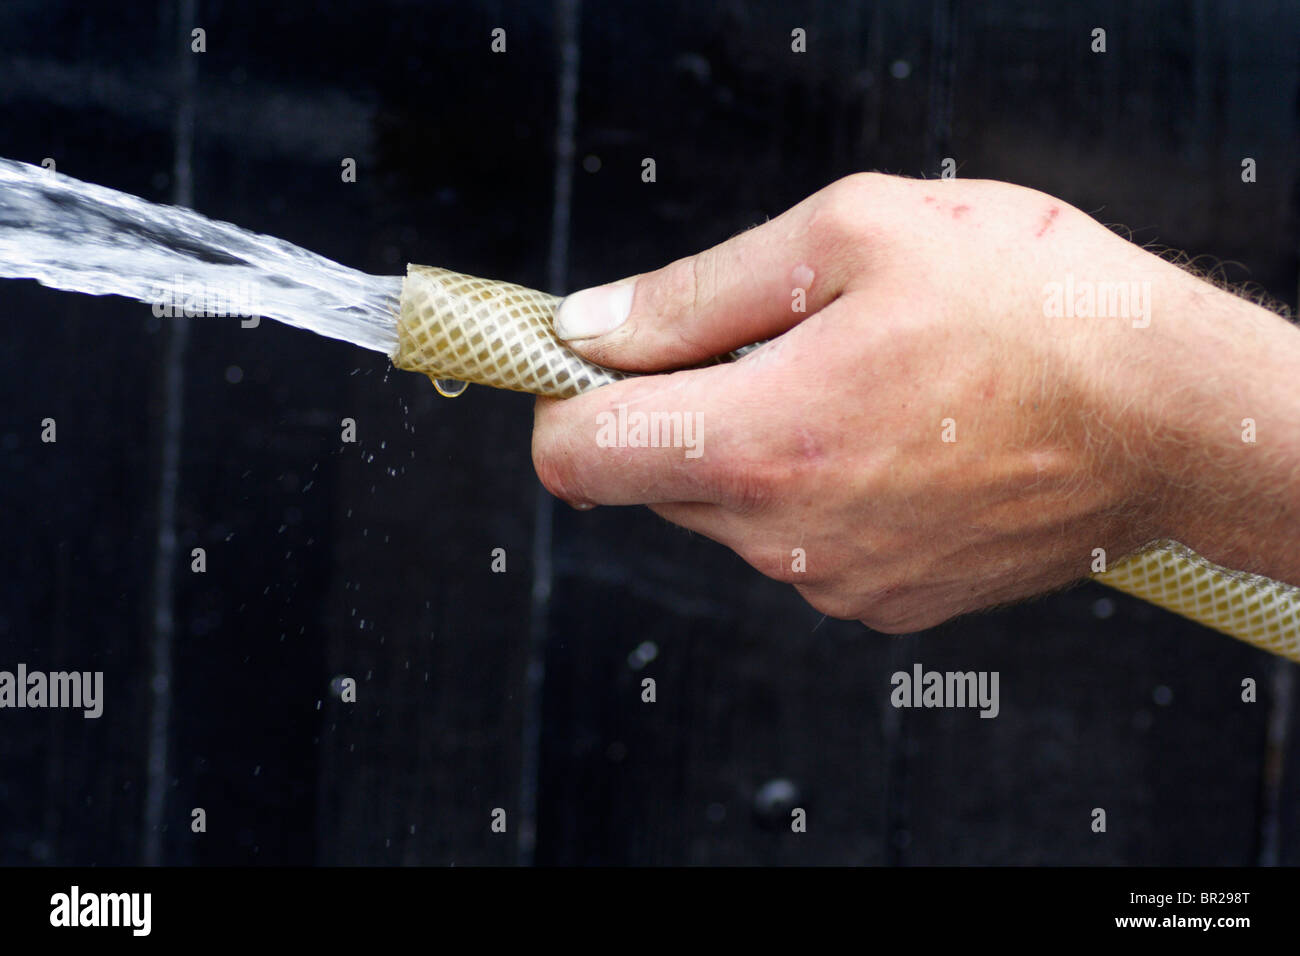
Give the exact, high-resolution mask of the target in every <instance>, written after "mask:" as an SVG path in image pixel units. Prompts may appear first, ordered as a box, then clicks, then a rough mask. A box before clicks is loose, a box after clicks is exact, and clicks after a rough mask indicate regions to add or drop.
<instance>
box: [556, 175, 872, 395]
mask: <svg viewBox="0 0 1300 956" xmlns="http://www.w3.org/2000/svg"><path fill="white" fill-rule="evenodd" d="M824 192H825V190H823V193H824ZM824 211H825V200H824V198H823V195H822V193H817V194H815V195H813V196H811V197H809V198H808V199H806V200H804V201H803V202H802V203H800V204H799V205H797V206H795V207H794V208H792V209H790V210H788V211H787V212H785V213H783V214H782V215H780V216H778V217H777V218H775V219H773V220H771V221H770V222H767V223H764V224H763V225H761V226H757V227H755V228H753V229H750V230H749V231H747V232H744V233H741V234H740V235H738V236H736V237H734V238H732V239H729V240H728V241H726V242H724V243H722V244H720V245H717V246H714V247H713V248H712V249H706V250H705V251H704V252H701V253H700V254H698V255H695V256H689V257H687V258H685V259H678V260H677V261H676V262H674V263H671V264H670V265H667V266H665V267H664V268H662V269H659V270H658V271H655V272H647V273H644V274H642V275H639V276H633V277H632V278H629V279H623V280H621V281H619V282H613V283H610V284H609V285H602V286H595V287H594V288H590V289H584V290H582V291H581V292H574V293H573V294H571V295H569V296H568V297H567V298H565V299H564V301H563V302H561V303H560V307H559V310H558V311H557V312H556V315H555V333H556V335H558V336H559V337H560V338H561V339H563V340H565V341H566V342H567V343H568V344H569V346H570V347H571V348H573V349H574V350H575V351H576V352H578V353H579V354H581V355H582V356H583V357H584V358H586V359H588V360H590V361H592V362H595V363H596V364H598V365H604V366H607V367H610V368H618V369H626V370H628V371H633V372H653V371H661V370H664V369H677V368H683V367H686V366H691V365H697V364H699V363H701V362H704V361H706V360H708V359H710V358H713V357H715V356H718V355H723V354H725V353H727V352H730V351H731V350H732V349H736V348H740V347H741V346H743V345H749V344H751V343H753V342H758V341H762V340H764V339H769V338H772V337H773V336H775V335H779V334H781V333H782V332H785V331H786V330H788V329H790V328H792V327H793V326H795V325H797V324H798V323H799V322H801V321H803V319H804V318H806V317H807V316H808V315H811V314H813V313H814V312H817V311H818V310H819V309H821V308H823V307H824V306H826V305H828V304H830V302H832V301H833V300H834V299H835V297H836V296H838V295H839V293H840V291H841V290H842V289H843V287H844V285H845V283H846V281H847V279H848V272H849V265H850V263H851V262H852V261H855V260H857V259H859V258H860V256H857V255H855V254H853V253H852V252H850V251H848V250H846V249H845V244H844V243H843V241H842V239H841V241H840V242H835V241H834V238H833V234H834V233H836V232H838V231H837V230H828V229H825V228H815V227H816V226H818V225H819V223H818V222H817V219H818V215H819V212H824Z"/></svg>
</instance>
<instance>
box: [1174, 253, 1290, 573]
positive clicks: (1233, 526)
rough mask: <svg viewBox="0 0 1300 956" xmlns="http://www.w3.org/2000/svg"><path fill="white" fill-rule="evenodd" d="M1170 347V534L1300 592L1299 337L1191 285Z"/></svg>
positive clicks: (1261, 314) (1264, 313)
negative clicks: (1295, 586)
mask: <svg viewBox="0 0 1300 956" xmlns="http://www.w3.org/2000/svg"><path fill="white" fill-rule="evenodd" d="M1189 278H1190V277H1189ZM1171 336H1172V338H1173V339H1176V341H1172V340H1171V338H1170V337H1171ZM1160 344H1161V348H1162V352H1163V353H1164V354H1165V355H1166V357H1167V361H1166V362H1165V363H1164V370H1165V376H1166V377H1167V381H1165V382H1164V383H1163V387H1164V394H1163V396H1161V397H1160V399H1159V400H1158V401H1157V402H1156V403H1155V404H1156V408H1157V409H1158V414H1157V416H1156V419H1155V423H1154V432H1155V433H1154V434H1153V436H1152V437H1153V439H1154V445H1155V447H1156V449H1157V454H1156V459H1155V460H1156V461H1157V463H1158V465H1159V469H1160V472H1161V475H1162V480H1161V485H1160V493H1159V504H1158V507H1157V511H1156V515H1157V519H1156V520H1157V523H1158V526H1159V527H1160V528H1161V529H1162V531H1161V533H1162V536H1164V537H1169V538H1173V539H1175V540H1177V541H1180V542H1182V543H1183V544H1185V545H1187V546H1188V547H1189V548H1191V549H1192V550H1194V551H1196V552H1198V553H1199V554H1201V555H1202V556H1203V557H1205V558H1207V559H1209V560H1210V561H1213V562H1214V563H1216V564H1219V565H1222V566H1224V567H1228V568H1232V569H1234V570H1239V571H1251V572H1254V573H1257V574H1263V575H1266V576H1268V577H1272V578H1276V579H1278V580H1283V581H1288V582H1290V583H1300V543H1298V542H1300V328H1297V327H1296V326H1294V325H1292V324H1291V323H1289V322H1287V321H1286V320H1285V319H1283V318H1281V317H1280V316H1278V315H1276V314H1274V313H1272V312H1270V311H1268V310H1266V309H1263V308H1261V307H1259V306H1256V305H1254V304H1252V303H1250V302H1247V301H1245V300H1243V299H1241V298H1239V297H1237V296H1235V295H1232V294H1231V293H1228V292H1224V291H1223V290H1221V289H1218V288H1216V287H1214V286H1211V285H1209V284H1208V283H1205V282H1201V281H1199V280H1192V284H1191V285H1190V286H1189V288H1188V289H1187V296H1186V298H1185V301H1184V303H1183V309H1182V311H1181V313H1180V314H1179V315H1178V316H1177V317H1173V316H1170V317H1169V321H1167V322H1166V328H1165V330H1164V336H1163V339H1162V341H1161V343H1160Z"/></svg>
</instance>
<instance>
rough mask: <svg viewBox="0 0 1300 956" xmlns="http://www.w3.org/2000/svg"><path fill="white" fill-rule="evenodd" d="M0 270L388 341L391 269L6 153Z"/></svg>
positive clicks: (393, 296)
mask: <svg viewBox="0 0 1300 956" xmlns="http://www.w3.org/2000/svg"><path fill="white" fill-rule="evenodd" d="M0 278H6V279H36V280H37V281H39V282H40V283H41V284H42V285H47V286H51V287H52V288H56V289H66V290H68V291H70V292H84V293H87V294H89V295H123V296H128V297H130V298H134V299H139V300H141V301H142V302H149V303H155V304H158V303H160V302H161V303H163V304H164V305H165V306H170V307H172V308H174V309H175V310H176V312H177V313H179V314H195V313H198V314H207V315H211V314H230V315H247V314H253V315H262V316H266V317H267V318H270V319H275V320H276V321H279V322H284V323H286V324H288V325H293V326H296V327H298V328H301V329H307V330H309V331H311V332H315V333H317V334H318V335H325V336H328V337H330V338H334V339H341V340H342V341H344V342H351V343H352V344H353V345H359V346H361V347H362V348H366V349H372V350H374V351H376V352H383V353H384V354H386V355H391V354H392V353H393V352H394V351H395V350H396V348H397V329H396V314H397V303H398V299H399V297H400V296H401V292H402V280H401V278H400V277H398V276H372V275H367V274H366V273H364V272H358V271H356V270H355V269H349V268H347V267H346V266H341V265H339V264H338V263H337V262H331V261H330V260H329V259H326V258H324V257H323V256H318V255H316V254H315V253H313V252H308V251H307V250H306V249H301V248H299V247H298V246H295V245H293V244H292V243H288V242H285V241H283V240H281V239H276V238H274V237H273V236H264V235H261V234H259V233H255V232H249V231H248V230H247V229H241V228H240V227H239V226H234V225H231V224H230V223H226V222H217V221H215V220H212V219H208V218H206V217H205V216H201V215H199V214H198V213H196V212H193V211H192V210H189V209H182V208H180V207H178V206H160V205H156V204H155V203H151V202H146V201H145V200H143V199H140V198H139V197H136V196H131V195H128V194H127V193H122V192H118V191H117V190H114V189H107V188H105V187H103V186H96V185H93V184H91V183H84V182H81V181H80V180H77V179H73V178H72V177H70V176H64V175H61V174H58V173H54V172H51V171H50V170H47V169H43V168H41V167H39V166H31V165H28V164H27V163H19V162H15V161H13V160H9V159H0ZM185 310H188V311H185ZM168 314H171V313H168Z"/></svg>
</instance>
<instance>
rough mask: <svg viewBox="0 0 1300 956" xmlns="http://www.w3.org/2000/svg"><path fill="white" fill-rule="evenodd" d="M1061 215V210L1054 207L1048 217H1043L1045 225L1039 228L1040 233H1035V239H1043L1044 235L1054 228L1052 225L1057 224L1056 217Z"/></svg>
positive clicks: (1049, 211)
mask: <svg viewBox="0 0 1300 956" xmlns="http://www.w3.org/2000/svg"><path fill="white" fill-rule="evenodd" d="M1060 214H1061V210H1060V209H1059V208H1058V207H1056V206H1053V207H1052V208H1051V209H1049V210H1048V211H1047V215H1046V216H1044V217H1043V224H1042V225H1041V226H1039V227H1038V231H1037V232H1036V233H1034V238H1036V239H1038V238H1042V235H1043V233H1045V232H1047V230H1048V229H1050V228H1052V223H1054V222H1056V217H1057V216H1059V215H1060Z"/></svg>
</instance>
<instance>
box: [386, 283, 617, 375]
mask: <svg viewBox="0 0 1300 956" xmlns="http://www.w3.org/2000/svg"><path fill="white" fill-rule="evenodd" d="M559 304H560V300H559V299H558V298H556V297H555V296H553V295H547V294H546V293H545V292H538V291H536V290H535V289H528V288H525V287H524V286H521V285H515V284H514V283H512V282H498V281H496V280H493V279H478V278H475V277H474V276H467V275H462V274H461V273H459V272H451V271H449V270H447V269H435V268H433V267H431V266H417V265H410V266H407V268H406V279H405V280H404V281H403V283H402V300H401V306H400V311H399V313H398V319H397V355H396V356H395V357H394V359H393V364H394V365H396V366H397V367H398V368H402V369H407V370H408V371H412V372H423V373H424V374H425V375H428V376H429V378H431V379H456V380H458V381H461V382H473V383H474V384H476V385H491V386H492V387H493V388H508V389H511V390H512V391H516V392H530V393H532V394H534V395H549V396H551V397H553V398H570V397H571V396H574V395H578V394H580V393H581V392H586V391H589V390H591V389H593V388H597V387H598V386H601V385H608V384H609V383H610V382H616V381H618V380H619V379H621V378H624V377H625V376H624V375H623V373H622V372H616V371H613V370H612V369H606V368H601V367H600V366H599V365H593V364H592V363H591V362H588V361H587V360H586V359H584V358H582V357H581V356H579V355H578V354H576V353H575V352H573V351H571V350H570V349H568V348H567V347H566V346H565V345H564V344H563V343H562V342H561V341H560V340H559V339H557V338H556V337H555V329H554V327H553V325H552V321H553V319H554V317H555V309H556V307H557V306H558V305H559Z"/></svg>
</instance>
